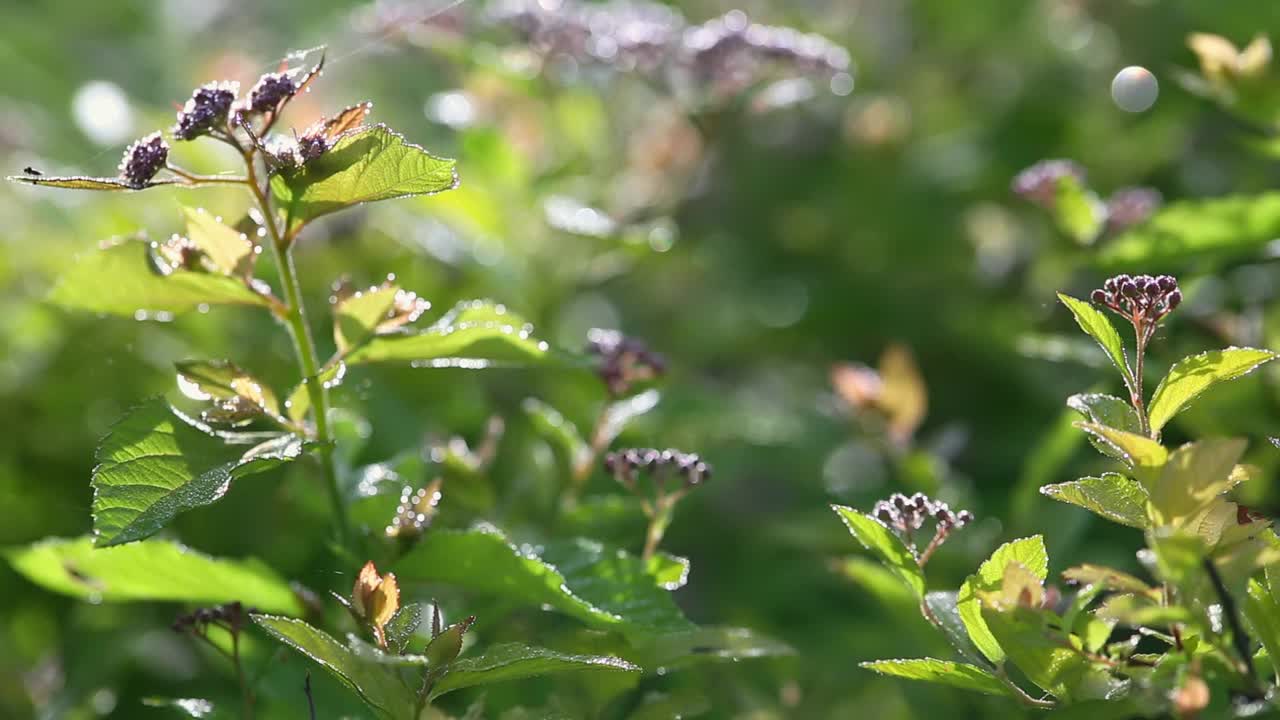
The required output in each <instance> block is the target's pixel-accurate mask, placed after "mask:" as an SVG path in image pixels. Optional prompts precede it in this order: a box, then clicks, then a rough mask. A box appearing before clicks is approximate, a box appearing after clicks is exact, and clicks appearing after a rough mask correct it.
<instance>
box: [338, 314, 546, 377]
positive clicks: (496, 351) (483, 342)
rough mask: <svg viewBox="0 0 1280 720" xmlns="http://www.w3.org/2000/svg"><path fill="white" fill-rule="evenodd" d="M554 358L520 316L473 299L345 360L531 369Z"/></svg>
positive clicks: (380, 339)
mask: <svg viewBox="0 0 1280 720" xmlns="http://www.w3.org/2000/svg"><path fill="white" fill-rule="evenodd" d="M552 357H553V353H552V352H551V350H550V348H549V346H548V345H547V343H546V342H543V341H541V340H538V339H536V338H534V337H533V335H532V327H530V326H529V325H528V324H527V323H526V322H525V321H524V320H523V319H522V318H520V317H519V316H517V315H514V314H512V313H509V312H507V309H506V307H505V306H503V305H498V304H495V303H491V302H487V301H483V300H473V301H471V302H464V303H460V304H459V305H458V306H457V307H455V308H454V309H453V310H451V311H449V312H448V313H447V314H446V315H445V316H444V317H442V318H440V320H439V321H437V322H436V323H435V324H434V325H432V326H431V327H429V328H427V329H425V330H423V331H422V332H418V333H399V334H391V335H380V336H378V337H375V338H373V339H372V340H370V341H369V342H368V343H366V344H365V345H363V346H362V347H360V348H359V349H357V350H356V351H355V352H353V353H351V355H349V356H348V357H347V362H348V363H350V364H358V363H370V362H409V363H411V364H412V365H413V366H414V367H461V368H469V369H479V368H486V367H490V366H493V365H529V364H534V363H540V362H545V361H548V360H551V359H552Z"/></svg>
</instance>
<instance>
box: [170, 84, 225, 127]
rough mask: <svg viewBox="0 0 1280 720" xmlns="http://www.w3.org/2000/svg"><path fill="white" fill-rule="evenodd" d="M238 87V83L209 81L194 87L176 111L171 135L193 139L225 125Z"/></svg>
mask: <svg viewBox="0 0 1280 720" xmlns="http://www.w3.org/2000/svg"><path fill="white" fill-rule="evenodd" d="M239 89H240V85H239V83H234V82H211V83H206V84H204V85H201V86H200V87H198V88H196V89H195V91H194V92H192V93H191V97H190V98H189V99H188V100H187V102H186V104H185V105H183V106H182V109H181V110H179V111H178V124H177V125H175V126H174V128H173V136H174V137H175V138H177V139H179V140H194V139H195V138H197V137H199V136H201V135H207V134H208V133H209V131H211V130H214V129H216V128H217V127H219V126H225V125H226V124H227V120H228V115H229V113H230V112H231V106H232V104H233V103H235V100H236V92H237V91H238V90H239Z"/></svg>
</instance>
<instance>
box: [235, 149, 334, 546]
mask: <svg viewBox="0 0 1280 720" xmlns="http://www.w3.org/2000/svg"><path fill="white" fill-rule="evenodd" d="M244 158H245V164H246V165H247V166H248V169H249V177H248V182H247V184H248V186H249V189H250V190H251V191H252V192H253V196H254V199H255V200H257V202H258V208H259V209H260V210H261V211H262V216H263V222H264V223H265V224H266V226H267V233H268V234H269V235H270V236H271V243H270V245H271V254H272V257H273V258H275V262H276V267H277V269H278V271H279V273H280V284H281V285H282V286H283V289H284V302H285V315H284V321H285V324H286V326H287V327H288V328H289V334H290V336H291V337H292V338H293V348H294V351H295V354H296V355H297V358H298V365H299V367H300V369H301V370H302V381H303V383H305V384H306V387H307V395H308V396H309V398H310V399H311V409H312V412H313V415H314V417H315V423H316V440H317V441H318V442H319V443H320V450H319V456H320V468H321V471H322V472H323V473H324V477H325V484H326V486H327V488H328V491H329V501H330V503H331V504H332V505H333V521H334V527H335V529H336V532H337V536H338V543H339V544H340V545H345V544H346V542H347V535H348V532H347V509H346V506H345V505H344V504H343V503H342V491H341V490H340V489H339V488H338V473H337V470H336V469H335V467H334V464H333V430H332V428H331V427H330V426H329V390H328V388H326V387H325V386H324V383H322V382H318V381H317V376H318V374H319V369H320V363H319V361H318V360H317V357H316V346H315V341H314V340H312V338H311V328H310V326H308V325H307V315H306V305H305V304H304V303H303V301H302V289H301V286H300V284H299V282H298V270H297V268H296V267H295V266H294V264H293V252H292V245H291V244H290V243H287V242H286V240H285V238H284V236H283V234H282V233H281V231H280V226H279V223H278V221H277V219H276V216H275V213H274V212H272V210H271V201H270V199H269V198H268V197H267V194H266V193H265V192H264V191H263V189H262V187H261V186H260V185H259V184H258V178H257V170H256V168H255V166H254V157H253V152H252V151H248V152H246V153H245V155H244Z"/></svg>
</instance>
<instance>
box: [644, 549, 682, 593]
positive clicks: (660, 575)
mask: <svg viewBox="0 0 1280 720" xmlns="http://www.w3.org/2000/svg"><path fill="white" fill-rule="evenodd" d="M645 569H646V570H647V571H648V572H649V574H650V575H652V576H653V579H654V581H656V582H657V583H658V587H660V588H662V589H663V590H668V591H669V590H679V589H680V588H682V587H684V584H685V583H687V582H689V558H684V557H679V556H676V555H669V554H667V553H664V552H659V553H654V555H653V557H651V558H649V562H647V563H645Z"/></svg>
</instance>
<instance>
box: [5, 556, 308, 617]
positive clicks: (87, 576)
mask: <svg viewBox="0 0 1280 720" xmlns="http://www.w3.org/2000/svg"><path fill="white" fill-rule="evenodd" d="M3 553H4V556H5V558H6V559H7V560H8V561H9V563H10V564H11V565H13V568H14V570H17V571H18V572H19V573H20V574H22V575H23V576H24V577H26V578H27V579H28V580H30V581H31V582H33V583H35V584H36V585H39V586H40V587H42V588H44V589H46V590H50V591H53V592H56V593H61V594H63V595H70V596H72V597H78V598H88V599H92V600H95V601H103V602H128V601H140V600H151V601H157V602H185V603H198V604H206V605H212V604H217V603H226V602H233V601H236V600H238V601H240V602H242V603H244V604H246V605H250V606H253V607H256V608H260V609H262V610H266V611H270V612H282V613H290V614H295V613H301V612H302V610H303V608H302V603H300V602H299V601H298V598H297V596H296V595H295V593H294V592H293V590H292V589H291V588H290V587H289V583H287V582H286V581H285V580H284V579H283V578H281V577H280V576H279V575H277V574H276V573H275V571H274V570H272V569H271V568H269V567H267V566H266V565H265V564H263V563H261V562H259V561H257V560H254V559H247V560H230V559H223V558H213V557H209V556H208V555H202V554H201V553H198V552H196V551H194V550H191V549H190V548H187V547H185V546H183V545H180V544H178V543H175V542H171V541H168V540H154V539H153V540H143V541H142V542H136V543H131V544H129V545H122V546H119V547H111V548H95V547H94V546H93V541H92V540H91V539H90V538H89V537H82V538H74V539H60V538H54V539H49V540H41V541H40V542H37V543H35V544H34V545H28V546H24V547H14V548H8V549H6V550H4V551H3Z"/></svg>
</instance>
